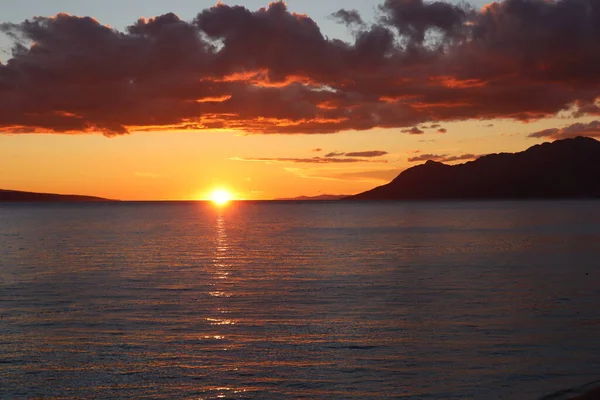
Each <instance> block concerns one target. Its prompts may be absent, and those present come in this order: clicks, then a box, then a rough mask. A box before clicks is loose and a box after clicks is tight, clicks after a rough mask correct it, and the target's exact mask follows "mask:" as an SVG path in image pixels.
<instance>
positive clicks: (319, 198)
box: [276, 194, 348, 201]
mask: <svg viewBox="0 0 600 400" xmlns="http://www.w3.org/2000/svg"><path fill="white" fill-rule="evenodd" d="M345 197H348V196H347V195H343V194H342V195H339V194H322V195H320V196H299V197H293V198H287V199H276V200H278V201H308V200H315V201H323V200H340V199H343V198H345Z"/></svg>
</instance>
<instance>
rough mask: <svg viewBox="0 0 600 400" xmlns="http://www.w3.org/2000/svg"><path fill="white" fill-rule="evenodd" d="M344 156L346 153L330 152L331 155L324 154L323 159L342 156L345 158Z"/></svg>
mask: <svg viewBox="0 0 600 400" xmlns="http://www.w3.org/2000/svg"><path fill="white" fill-rule="evenodd" d="M345 155H346V153H336V152H331V153H327V154H325V157H342V156H345Z"/></svg>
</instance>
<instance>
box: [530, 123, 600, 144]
mask: <svg viewBox="0 0 600 400" xmlns="http://www.w3.org/2000/svg"><path fill="white" fill-rule="evenodd" d="M528 136H529V137H530V138H542V139H555V140H557V139H567V138H574V137H577V136H588V137H594V138H600V121H591V122H588V123H576V124H572V125H569V126H566V127H564V128H550V129H544V130H542V131H538V132H534V133H531V134H529V135H528Z"/></svg>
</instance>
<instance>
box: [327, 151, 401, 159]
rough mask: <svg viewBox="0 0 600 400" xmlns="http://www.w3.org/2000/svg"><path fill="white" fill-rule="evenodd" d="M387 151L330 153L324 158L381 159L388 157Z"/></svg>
mask: <svg viewBox="0 0 600 400" xmlns="http://www.w3.org/2000/svg"><path fill="white" fill-rule="evenodd" d="M388 154H389V153H388V152H387V151H383V150H369V151H354V152H350V153H337V152H332V153H328V154H325V157H363V158H373V157H383V156H385V155H388Z"/></svg>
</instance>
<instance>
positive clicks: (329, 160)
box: [230, 157, 387, 164]
mask: <svg viewBox="0 0 600 400" xmlns="http://www.w3.org/2000/svg"><path fill="white" fill-rule="evenodd" d="M230 160H233V161H254V162H281V163H295V164H353V163H370V162H375V163H383V164H386V163H387V160H368V159H364V158H352V157H347V158H338V157H309V158H293V157H273V158H269V157H232V158H230Z"/></svg>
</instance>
